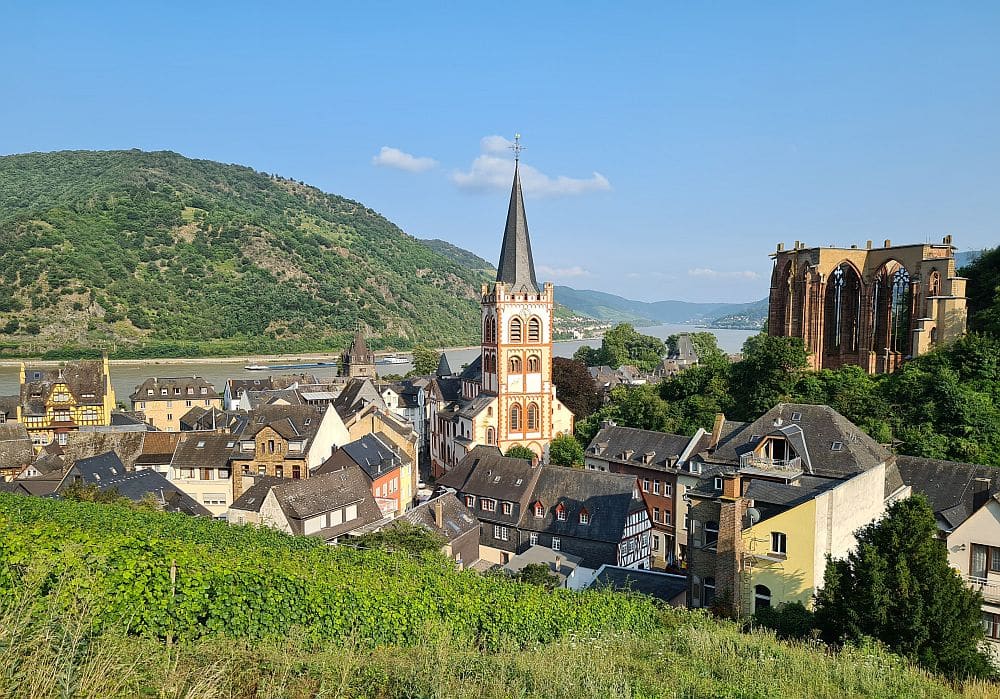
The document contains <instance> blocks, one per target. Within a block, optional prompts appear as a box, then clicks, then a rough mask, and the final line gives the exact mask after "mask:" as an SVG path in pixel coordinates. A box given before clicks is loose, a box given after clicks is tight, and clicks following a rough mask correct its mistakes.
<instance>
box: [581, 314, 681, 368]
mask: <svg viewBox="0 0 1000 699" xmlns="http://www.w3.org/2000/svg"><path fill="white" fill-rule="evenodd" d="M666 351H667V348H666V345H664V344H663V340H661V339H659V338H658V337H652V336H650V335H643V334H641V333H639V332H636V329H635V328H633V327H632V326H631V325H629V324H628V323H619V324H618V325H616V326H615V327H613V328H611V330H608V331H607V332H606V333H604V339H603V340H602V341H601V349H600V351H599V352H598V358H599V360H600V361H599V362H598V363H599V364H607V365H608V366H610V367H612V368H614V369H617V368H618V367H620V366H621V365H622V364H631V365H633V366H635V367H638V368H639V369H642V370H643V371H652V370H653V369H655V368H656V366H657V365H658V364H659V363H660V360H661V359H662V358H663V355H664V354H665V353H666Z"/></svg>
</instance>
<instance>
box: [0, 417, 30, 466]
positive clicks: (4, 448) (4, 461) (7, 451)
mask: <svg viewBox="0 0 1000 699" xmlns="http://www.w3.org/2000/svg"><path fill="white" fill-rule="evenodd" d="M34 460H35V449H34V447H32V446H31V437H30V436H28V430H27V428H26V427H25V426H24V425H22V424H21V423H20V422H0V468H2V469H21V468H23V467H25V466H27V465H28V464H30V463H31V462H32V461H34Z"/></svg>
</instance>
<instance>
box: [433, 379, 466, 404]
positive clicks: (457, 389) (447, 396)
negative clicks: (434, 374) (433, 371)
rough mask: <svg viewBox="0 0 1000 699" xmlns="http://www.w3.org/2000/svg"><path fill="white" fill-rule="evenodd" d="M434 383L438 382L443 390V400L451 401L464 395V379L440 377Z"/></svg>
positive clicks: (438, 385) (439, 388) (440, 389)
mask: <svg viewBox="0 0 1000 699" xmlns="http://www.w3.org/2000/svg"><path fill="white" fill-rule="evenodd" d="M434 383H436V384H437V387H438V390H439V391H440V392H441V400H443V401H445V402H451V401H456V400H459V399H461V397H462V380H461V379H457V378H439V379H438V380H437V381H435V382H434Z"/></svg>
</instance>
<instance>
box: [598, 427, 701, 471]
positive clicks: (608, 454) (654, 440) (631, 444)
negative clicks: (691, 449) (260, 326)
mask: <svg viewBox="0 0 1000 699" xmlns="http://www.w3.org/2000/svg"><path fill="white" fill-rule="evenodd" d="M690 442H691V437H685V436H684V435H679V434H667V433H665V432H654V431H652V430H639V429H635V428H632V427H618V426H617V425H613V426H609V427H602V428H601V429H600V431H598V433H597V434H596V435H594V438H593V439H592V440H591V442H590V444H589V445H588V446H587V451H586V455H587V456H590V457H592V458H595V459H601V460H603V461H611V462H614V463H620V464H627V465H629V466H639V467H643V468H651V469H657V470H661V471H662V470H671V469H674V468H675V465H676V463H677V459H678V458H679V457H680V455H681V454H682V453H683V452H684V449H685V448H686V447H687V446H688V444H689V443H690ZM630 451H631V452H632V453H631V455H629V456H626V454H627V453H628V452H630Z"/></svg>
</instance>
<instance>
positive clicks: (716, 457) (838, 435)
mask: <svg viewBox="0 0 1000 699" xmlns="http://www.w3.org/2000/svg"><path fill="white" fill-rule="evenodd" d="M727 424H728V423H727ZM788 427H792V428H793V429H787V428H788ZM796 427H797V428H798V429H794V428H796ZM783 428H785V429H783ZM799 430H801V432H799ZM776 431H781V432H782V434H784V436H785V437H786V438H788V440H789V442H790V443H791V444H792V446H793V448H794V449H795V450H796V451H797V452H798V455H799V456H801V457H803V461H805V460H806V458H805V457H807V456H808V465H809V466H810V467H811V473H812V475H817V476H825V477H829V478H849V477H851V476H854V475H856V474H858V473H862V472H864V471H867V470H869V469H871V468H874V467H875V466H877V465H879V464H880V463H883V462H886V461H889V460H890V459H891V456H892V454H891V453H890V452H889V451H888V450H887V449H886V448H885V447H883V446H881V445H880V444H878V443H877V442H876V441H875V440H873V439H872V438H871V437H869V436H868V435H866V434H865V433H864V432H862V431H861V429H860V428H859V427H857V426H856V425H854V424H853V423H852V422H851V421H850V420H848V419H847V418H845V417H844V416H843V415H841V414H840V413H838V412H837V411H836V410H834V409H833V408H831V407H829V406H827V405H805V404H798V403H779V404H778V405H776V406H775V407H773V408H771V409H770V410H768V411H767V412H766V413H764V415H762V416H761V417H759V418H758V419H757V420H755V421H754V422H751V423H749V424H744V425H743V426H742V427H739V428H737V429H735V430H734V431H733V432H732V433H731V434H729V435H728V436H723V438H722V439H721V440H720V443H719V445H718V446H717V447H716V449H715V451H714V452H713V453H702V454H699V457H700V458H702V459H703V460H705V461H707V462H710V463H721V464H729V465H733V466H738V465H739V462H740V455H741V454H743V453H745V452H746V451H749V450H750V449H751V448H752V446H753V445H755V444H757V443H759V441H760V440H761V438H762V437H764V436H766V435H770V434H772V433H775V432H776ZM837 443H839V445H840V449H839V450H837V451H834V449H833V447H834V445H835V444H837ZM800 450H801V451H800Z"/></svg>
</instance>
